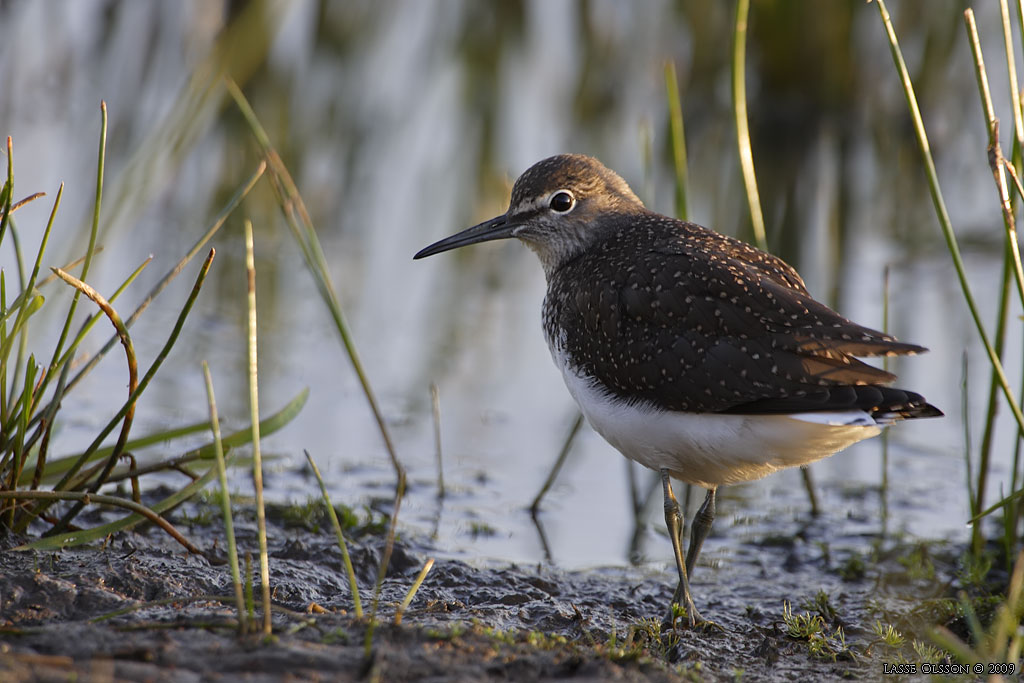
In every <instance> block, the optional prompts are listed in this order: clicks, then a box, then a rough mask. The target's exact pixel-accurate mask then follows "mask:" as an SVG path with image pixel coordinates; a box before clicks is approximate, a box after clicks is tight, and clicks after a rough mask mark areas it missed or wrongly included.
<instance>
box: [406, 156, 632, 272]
mask: <svg viewBox="0 0 1024 683" xmlns="http://www.w3.org/2000/svg"><path fill="white" fill-rule="evenodd" d="M637 211H645V209H644V205H643V202H641V201H640V199H639V198H638V197H637V196H636V195H635V194H634V193H633V190H631V189H630V188H629V185H627V184H626V181H624V180H623V179H622V178H620V177H619V175H618V174H616V173H615V172H614V171H612V170H610V169H608V168H606V167H605V166H604V164H602V163H601V162H600V161H598V160H597V159H594V158H593V157H588V156H584V155H582V154H559V155H557V156H553V157H548V158H547V159H544V160H543V161H539V162H537V163H536V164H534V165H533V166H531V167H530V168H528V169H527V170H526V172H524V173H523V174H522V175H521V176H519V178H518V180H516V182H515V185H514V186H513V187H512V199H511V201H510V203H509V207H508V211H506V212H505V213H504V214H502V215H501V216H497V217H496V218H492V219H491V220H489V221H484V222H483V223H480V224H479V225H474V226H473V227H471V228H468V229H466V230H463V231H462V232H460V233H457V234H455V235H452V236H451V237H446V238H445V239H443V240H440V241H439V242H435V243H434V244H431V245H430V246H429V247H426V248H425V249H423V250H421V251H420V252H419V253H417V254H416V256H414V257H413V258H417V259H418V258H423V257H426V256H432V255H434V254H439V253H441V252H442V251H448V250H450V249H456V248H458V247H464V246H467V245H469V244H476V243H478V242H489V241H491V240H499V239H505V238H509V237H516V238H518V239H519V240H521V241H522V242H524V243H525V244H526V245H527V246H528V247H530V248H531V249H533V251H534V252H536V254H537V256H538V257H539V258H540V261H541V264H542V265H543V266H544V272H545V273H546V274H548V275H549V276H550V274H551V273H552V272H554V271H555V270H557V269H558V267H559V266H561V265H562V264H563V263H565V262H567V261H569V260H571V259H572V258H574V257H575V256H577V255H578V254H579V253H580V252H581V251H583V250H584V249H586V248H587V247H588V246H590V245H591V244H594V243H595V242H597V241H599V240H600V239H601V236H602V235H603V234H604V233H605V231H606V229H607V228H608V227H609V226H611V225H613V224H615V223H617V221H616V220H615V219H616V217H617V216H621V215H622V214H624V213H630V212H637Z"/></svg>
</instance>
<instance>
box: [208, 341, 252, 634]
mask: <svg viewBox="0 0 1024 683" xmlns="http://www.w3.org/2000/svg"><path fill="white" fill-rule="evenodd" d="M203 380H204V381H205V382H206V397H207V400H208V401H209V404H210V428H211V430H212V431H213V448H214V452H215V453H216V456H217V478H218V479H219V480H220V504H221V514H222V517H223V518H224V536H225V540H226V543H227V547H228V566H229V567H230V568H231V582H232V583H233V584H234V587H235V607H236V608H237V610H238V631H239V633H245V632H246V631H247V630H248V624H247V622H246V620H245V596H244V595H242V575H241V573H240V572H239V570H238V546H237V545H236V544H235V525H234V521H233V520H232V519H231V494H230V492H229V491H228V471H227V467H226V466H225V464H224V445H223V443H222V442H221V439H220V419H218V417H217V399H216V397H215V396H214V393H213V378H212V377H210V366H209V365H207V364H206V361H203Z"/></svg>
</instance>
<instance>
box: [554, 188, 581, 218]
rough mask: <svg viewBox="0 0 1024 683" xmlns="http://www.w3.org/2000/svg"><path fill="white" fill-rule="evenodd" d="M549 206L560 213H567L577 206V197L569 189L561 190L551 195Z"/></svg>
mask: <svg viewBox="0 0 1024 683" xmlns="http://www.w3.org/2000/svg"><path fill="white" fill-rule="evenodd" d="M548 206H550V207H551V208H552V209H553V210H555V211H557V212H558V213H566V212H568V211H571V210H572V207H574V206H576V198H575V197H573V196H572V193H571V192H569V191H568V190H559V191H558V192H556V193H554V194H553V195H551V201H550V202H548Z"/></svg>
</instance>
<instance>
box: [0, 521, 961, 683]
mask: <svg viewBox="0 0 1024 683" xmlns="http://www.w3.org/2000/svg"><path fill="white" fill-rule="evenodd" d="M271 516H272V518H273V519H272V526H271V529H270V538H271V549H270V567H271V569H270V573H271V583H272V587H273V598H274V604H275V606H277V607H280V608H281V609H280V611H276V612H275V613H274V615H273V620H274V636H273V637H272V638H270V639H261V638H258V637H254V636H247V637H242V638H239V637H238V636H237V634H236V627H237V622H236V620H235V612H234V609H233V604H232V603H231V602H226V601H225V602H222V601H219V600H216V599H212V598H210V597H209V596H228V595H230V594H231V592H232V591H231V582H230V574H229V571H228V569H227V567H226V566H224V565H222V564H216V563H211V562H210V561H208V560H207V559H206V558H204V557H201V556H196V555H190V554H188V553H187V552H185V551H184V550H183V549H182V547H181V546H179V545H178V544H176V543H175V542H173V541H172V540H170V539H169V538H168V537H167V536H165V535H164V534H163V533H161V532H158V531H156V530H152V529H150V530H144V531H141V532H132V533H126V534H120V535H118V536H115V537H114V538H111V539H109V540H108V543H107V544H106V546H105V547H102V548H99V547H96V548H89V549H68V550H64V551H61V552H45V553H44V552H21V551H13V550H9V549H6V548H9V547H10V546H11V545H13V542H11V541H8V542H7V546H6V548H5V549H3V550H0V680H3V681H37V680H38V681H65V680H76V681H111V680H133V681H134V680H146V681H201V680H204V681H205V680H247V681H271V680H281V679H286V680H332V681H334V680H339V681H348V680H353V681H355V680H381V681H412V680H417V681H420V680H422V681H479V680H536V681H545V680H554V679H563V678H570V679H578V680H588V681H589V680H594V681H675V680H758V681H760V680H768V681H789V680H836V679H848V680H849V679H853V680H861V679H867V680H874V679H876V678H879V677H880V676H881V675H882V672H883V665H885V664H888V663H894V662H899V661H907V662H914V661H918V662H919V661H921V658H922V657H926V656H928V654H927V652H928V651H927V650H925V649H924V648H923V647H922V643H924V644H927V637H926V635H925V634H926V631H927V626H928V624H930V623H935V622H937V621H938V622H944V623H949V624H952V625H953V627H954V628H957V621H958V620H957V619H956V615H955V612H956V609H955V607H954V606H953V605H954V604H955V603H954V601H952V600H950V599H949V597H950V596H953V595H955V592H956V590H957V589H958V588H959V587H960V586H961V582H962V579H961V578H958V577H959V576H960V574H959V573H958V571H957V566H956V559H955V558H956V557H957V555H958V552H959V551H958V549H956V548H953V547H950V546H947V545H945V544H920V543H915V544H906V545H903V544H893V545H892V546H891V547H889V548H886V549H884V550H876V551H874V552H870V553H865V552H861V551H859V550H847V549H844V548H843V547H842V543H841V539H839V540H838V541H837V539H835V533H836V529H841V528H842V523H841V520H829V519H819V520H815V521H811V522H808V523H806V524H803V525H797V526H794V527H793V529H792V533H790V534H783V535H780V536H777V537H773V538H771V539H761V540H759V541H756V542H743V541H742V540H737V541H736V546H737V547H736V552H735V553H734V554H732V555H731V556H730V557H729V558H728V561H727V562H720V563H718V566H701V567H699V568H698V571H697V572H696V576H695V580H694V591H695V596H696V599H697V601H698V604H699V607H700V609H701V611H702V612H703V614H704V616H706V617H708V618H710V619H712V620H714V622H716V624H717V628H712V629H707V630H690V629H680V630H678V631H677V632H675V633H664V634H661V635H660V636H659V635H658V630H659V629H658V628H657V626H656V620H660V618H661V616H662V615H663V612H664V608H665V605H666V602H667V600H668V598H669V597H670V595H671V591H672V585H671V581H672V573H671V571H670V568H668V567H660V566H659V567H649V568H647V569H636V568H619V569H593V570H589V571H584V572H565V571H561V570H558V569H556V568H552V567H548V566H514V565H501V566H495V565H487V566H476V565H474V564H470V563H466V562H463V561H459V560H456V559H444V558H439V559H438V560H437V563H436V564H435V565H434V567H433V570H432V571H431V572H430V574H429V575H428V577H427V579H426V581H425V582H424V584H423V586H422V587H421V588H420V590H419V592H418V593H417V595H416V597H415V599H414V601H413V602H412V605H411V607H410V608H409V610H408V611H407V612H406V613H405V615H404V619H403V622H402V624H401V626H395V625H394V624H393V617H394V614H395V610H396V608H397V605H398V604H399V603H400V602H401V600H402V598H403V597H404V595H405V593H406V591H407V590H408V588H409V586H410V585H411V583H412V581H413V579H414V577H415V576H416V574H417V573H418V571H419V570H420V568H421V567H422V565H423V563H424V562H425V560H426V559H427V557H429V556H432V554H433V552H434V551H432V549H431V548H429V547H428V546H427V545H426V544H423V543H419V542H417V541H416V539H406V540H402V541H400V542H399V544H398V545H397V546H396V548H395V551H394V554H393V556H392V560H391V564H390V570H389V572H388V575H387V579H386V581H385V583H384V590H383V594H382V599H381V602H380V607H379V620H380V625H379V626H378V627H377V628H376V629H375V630H374V632H373V634H372V655H371V656H370V657H369V658H367V657H365V656H364V652H365V649H364V643H365V640H366V636H367V622H366V620H358V619H356V618H355V617H354V615H353V613H352V601H351V598H350V594H349V589H348V587H347V586H348V584H347V581H346V579H345V572H344V569H343V565H342V561H341V556H340V553H339V551H338V548H337V545H336V542H335V539H334V536H333V534H332V533H331V532H330V530H329V526H328V525H327V524H326V523H324V524H321V523H320V522H315V523H312V524H311V523H310V522H309V520H307V522H306V523H305V524H303V525H299V526H295V525H294V524H288V523H285V522H284V521H282V520H283V517H282V516H281V515H271ZM192 519H194V517H193V518H192ZM177 521H178V523H179V524H181V525H182V529H183V530H186V531H187V532H188V533H189V535H190V537H191V538H192V540H193V541H195V542H197V543H198V544H199V545H201V546H202V547H204V548H214V547H216V546H217V545H218V544H222V543H223V541H218V539H219V538H220V537H221V533H220V530H219V529H218V528H217V527H216V526H209V527H195V526H193V527H191V528H190V527H189V525H188V523H187V521H183V520H181V519H178V520H177ZM321 521H322V520H321ZM236 523H237V524H238V530H237V533H238V542H239V546H240V548H241V549H242V550H243V551H244V550H246V549H248V550H254V549H255V548H256V547H257V543H256V535H255V524H254V522H253V521H252V520H251V519H245V516H244V515H241V516H240V519H238V520H237V522H236ZM865 545H866V544H865V543H864V539H860V541H859V544H858V546H857V547H860V548H863V547H865ZM877 545H878V544H876V547H877ZM351 547H352V555H353V561H354V564H355V567H356V572H357V574H358V578H359V584H360V586H361V587H362V591H361V592H362V595H363V601H364V604H365V605H366V607H367V608H369V605H370V602H371V598H370V594H371V588H370V587H371V586H372V585H373V582H374V579H375V576H376V571H377V566H378V562H379V556H380V552H381V549H382V541H381V538H380V536H379V534H369V533H368V534H365V535H363V536H362V537H361V538H358V539H357V540H356V541H354V542H353V543H352V545H351ZM257 593H258V589H257ZM787 601H788V602H789V603H790V605H791V608H792V612H793V613H794V614H796V615H798V616H799V615H802V614H805V613H806V615H807V616H808V618H812V617H814V616H815V615H817V616H818V617H820V623H821V625H822V626H823V631H822V633H821V635H820V636H819V637H818V638H817V639H815V638H814V637H812V638H810V639H808V638H807V637H806V636H801V637H793V636H791V635H790V634H789V632H788V631H789V625H788V624H787V623H786V621H785V619H784V616H783V613H784V604H785V602H787ZM126 608H128V611H126V612H123V613H119V614H117V615H115V616H111V614H112V613H114V612H117V611H118V610H124V609H126ZM876 622H881V623H882V624H883V625H888V624H892V625H894V626H895V627H896V628H897V629H899V630H900V631H901V633H902V634H903V636H904V644H903V645H902V646H892V645H887V644H885V643H884V642H882V640H881V638H880V637H879V636H878V635H877V634H876V633H875V624H876ZM837 628H840V629H842V637H840V636H839V635H838V633H839V632H838V631H837ZM915 638H917V639H919V640H920V642H919V643H918V644H916V645H915V644H914V639H915ZM922 653H923V654H922Z"/></svg>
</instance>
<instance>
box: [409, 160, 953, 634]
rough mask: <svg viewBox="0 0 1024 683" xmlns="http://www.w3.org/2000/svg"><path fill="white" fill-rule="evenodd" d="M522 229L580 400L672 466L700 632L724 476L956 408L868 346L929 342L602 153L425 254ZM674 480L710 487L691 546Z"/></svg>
mask: <svg viewBox="0 0 1024 683" xmlns="http://www.w3.org/2000/svg"><path fill="white" fill-rule="evenodd" d="M508 238H516V239H518V240H519V241H520V242H522V243H524V244H525V245H526V246H527V247H529V248H530V249H531V250H532V251H533V252H534V253H535V254H536V255H537V256H538V257H539V259H540V263H541V266H542V267H543V270H544V275H545V278H546V281H547V292H546V294H545V297H544V302H543V306H542V323H543V331H544V336H545V339H546V341H547V345H548V348H549V350H550V351H551V356H552V359H553V360H554V363H555V365H556V366H557V367H558V369H559V370H561V373H562V377H563V379H564V381H565V384H566V387H567V388H568V390H569V393H570V394H571V395H572V397H573V399H575V401H576V403H577V404H578V405H579V408H580V410H581V412H582V413H583V415H584V416H585V417H586V419H587V421H588V422H589V424H590V425H591V426H592V427H593V428H594V430H595V431H597V432H598V434H600V435H601V436H602V437H603V438H604V439H605V440H606V441H607V442H608V443H609V444H611V445H612V446H613V447H614V448H615V449H616V450H618V451H619V452H620V453H621V454H622V455H624V456H625V457H627V458H629V459H631V460H634V461H636V462H638V463H640V464H641V465H644V466H646V467H648V468H650V469H653V470H655V471H656V472H658V473H659V475H660V477H661V484H662V493H663V497H664V513H665V524H666V527H667V529H668V535H669V538H670V539H671V541H672V551H673V559H674V562H675V569H676V573H677V574H678V584H677V588H676V590H675V593H674V594H673V597H672V602H671V603H670V606H669V612H668V614H669V617H666V623H668V622H671V625H672V626H674V624H675V621H676V619H675V618H674V616H673V615H674V614H677V613H678V611H677V610H678V608H682V609H683V610H685V615H686V618H687V620H688V622H689V625H690V627H691V628H692V627H696V626H703V625H707V624H710V623H712V622H710V621H708V620H706V619H704V618H703V617H702V616H701V614H700V612H698V610H697V609H696V607H695V605H694V600H693V596H692V594H691V591H690V584H689V577H690V576H692V573H693V571H694V568H695V566H696V563H697V559H698V557H699V555H700V551H701V547H702V545H703V543H704V540H705V539H706V538H707V536H708V533H709V532H710V530H711V526H712V523H713V521H714V518H715V493H716V491H717V489H718V487H719V486H724V485H728V484H735V483H739V482H746V481H751V480H755V479H760V478H761V477H764V476H766V475H768V474H771V473H773V472H776V471H778V470H781V469H785V468H789V467H797V466H802V465H807V464H809V463H812V462H815V461H817V460H820V459H822V458H824V457H827V456H829V455H832V454H834V453H836V452H838V451H841V450H843V449H844V448H846V447H848V446H850V445H852V444H854V443H856V442H858V441H861V440H862V439H866V438H869V437H872V436H875V435H877V434H879V433H880V431H881V429H882V428H883V427H885V426H887V425H889V424H892V423H894V422H897V421H900V420H906V419H914V418H928V417H941V416H942V411H941V410H939V409H938V408H936V407H935V406H933V405H931V404H929V403H928V402H927V401H926V400H925V399H924V397H922V396H921V395H920V394H918V393H915V392H913V391H908V390H904V389H897V388H893V387H892V386H891V384H892V382H893V381H894V380H895V379H896V377H895V375H893V374H891V373H889V372H887V371H886V370H883V369H880V368H877V367H874V366H872V365H869V364H867V363H865V362H863V361H861V360H859V358H858V357H868V356H902V355H912V354H917V353H921V352H924V351H926V350H927V349H925V348H924V347H922V346H918V345H915V344H909V343H905V342H901V341H897V340H896V339H895V338H894V337H892V336H890V335H888V334H885V333H882V332H878V331H876V330H873V329H869V328H867V327H864V326H862V325H858V324H857V323H854V322H852V321H850V320H848V319H846V318H844V317H842V316H841V315H840V314H839V313H836V312H835V311H833V310H832V309H831V308H829V307H828V306H826V305H825V304H822V303H820V302H819V301H817V300H815V299H814V298H813V297H812V296H811V294H810V293H809V292H808V290H807V287H806V286H805V284H804V282H803V279H802V278H801V277H800V275H799V274H798V273H797V271H796V270H795V269H794V268H793V267H791V266H790V265H788V264H787V263H786V262H784V261H783V260H782V259H780V258H778V257H776V256H773V255H772V254H769V253H767V252H765V251H762V250H760V249H757V248H755V247H753V246H751V245H749V244H747V243H745V242H742V241H740V240H737V239H735V238H732V237H729V236H726V235H723V234H720V233H718V232H715V231H714V230H711V229H709V228H705V227H703V226H700V225H698V224H696V223H691V222H687V221H683V220H678V219H675V218H671V217H669V216H664V215H662V214H659V213H656V212H654V211H651V210H649V209H648V208H647V207H646V206H644V204H643V202H642V201H641V200H640V199H639V198H638V197H637V195H636V194H635V193H634V192H633V191H632V190H631V189H630V187H629V185H628V184H627V183H626V182H625V181H624V180H623V179H622V178H621V177H620V176H619V175H618V174H617V173H615V172H614V171H612V170H611V169H609V168H607V167H606V166H604V164H602V163H601V162H600V161H598V160H597V159H595V158H593V157H590V156H586V155H582V154H559V155H556V156H552V157H548V158H546V159H543V160H542V161H539V162H537V163H535V164H534V165H533V166H531V167H530V168H528V169H527V170H526V171H525V172H524V173H523V174H522V175H521V176H520V177H519V178H518V179H517V180H516V181H515V183H514V184H513V187H512V194H511V199H510V202H509V208H508V210H507V211H506V212H505V213H504V214H502V215H500V216H497V217H495V218H492V219H490V220H487V221H484V222H483V223H480V224H478V225H475V226H473V227H470V228H468V229H466V230H463V231H461V232H458V233H456V234H454V235H452V236H450V237H446V238H444V239H442V240H440V241H437V242H435V243H433V244H431V245H429V246H427V247H425V248H423V249H422V250H420V251H419V252H418V253H417V254H416V255H415V256H414V257H413V258H414V259H421V258H425V257H427V256H432V255H435V254H439V253H442V252H446V251H449V250H452V249H456V248H459V247H465V246H468V245H471V244H477V243H480V242H488V241H492V240H500V239H508ZM672 478H675V479H677V480H680V481H683V482H687V483H689V484H693V485H696V486H700V487H703V488H705V489H707V494H706V496H705V498H704V502H703V503H702V504H701V506H700V508H699V509H698V511H697V512H696V514H695V515H694V518H693V520H692V522H691V527H690V542H689V547H688V549H687V553H686V557H685V559H684V557H683V554H682V540H681V537H682V530H683V524H684V520H683V517H682V514H681V512H680V510H679V505H678V502H677V500H676V498H675V495H674V492H673V490H672V484H671V479H672Z"/></svg>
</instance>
